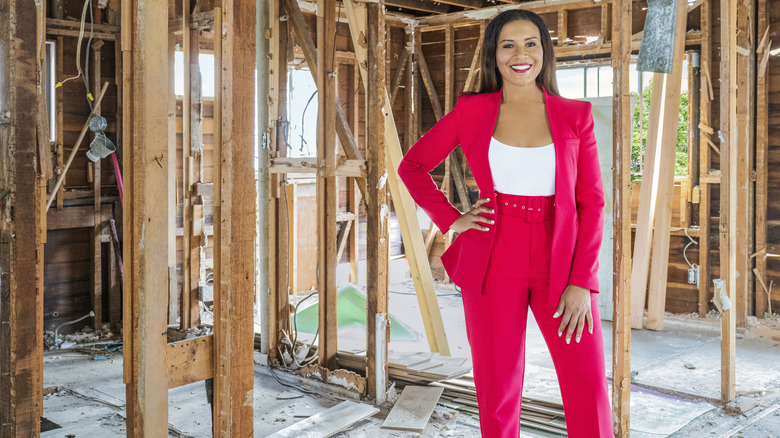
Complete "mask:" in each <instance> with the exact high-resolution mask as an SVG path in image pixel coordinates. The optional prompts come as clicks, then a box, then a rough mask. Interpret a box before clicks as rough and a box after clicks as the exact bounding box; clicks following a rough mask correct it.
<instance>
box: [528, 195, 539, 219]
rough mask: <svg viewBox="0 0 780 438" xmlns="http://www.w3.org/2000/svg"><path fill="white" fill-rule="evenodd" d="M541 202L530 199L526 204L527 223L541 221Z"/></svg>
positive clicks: (537, 199) (536, 199)
mask: <svg viewBox="0 0 780 438" xmlns="http://www.w3.org/2000/svg"><path fill="white" fill-rule="evenodd" d="M541 204H542V202H541V200H540V199H539V198H531V199H530V200H529V202H528V222H541V221H542V205H541Z"/></svg>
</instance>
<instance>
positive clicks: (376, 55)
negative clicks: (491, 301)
mask: <svg viewBox="0 0 780 438" xmlns="http://www.w3.org/2000/svg"><path fill="white" fill-rule="evenodd" d="M365 17H366V22H365V25H364V26H365V27H363V29H365V30H366V34H365V36H366V43H367V45H368V47H370V48H371V50H368V51H367V59H366V66H367V67H368V68H367V78H366V82H367V83H369V84H371V86H370V87H367V88H366V158H367V159H368V160H367V162H368V178H367V184H368V186H369V187H371V188H376V190H370V191H369V194H368V198H367V199H366V204H367V209H366V234H367V239H366V261H367V264H366V281H367V288H366V289H367V295H368V297H367V300H368V301H367V312H366V321H367V322H366V324H367V332H368V337H367V350H366V358H367V362H366V383H367V385H368V395H369V397H372V398H374V399H375V400H376V401H377V403H382V402H383V401H384V399H385V394H386V392H387V384H388V383H389V382H388V378H387V346H388V343H389V342H390V326H389V325H388V324H384V325H382V326H380V327H377V324H376V323H375V321H376V318H377V317H378V316H380V315H383V316H384V319H385V321H387V312H388V283H387V281H388V258H389V247H390V233H389V229H390V214H389V213H390V209H389V206H388V199H387V198H388V197H387V185H386V183H385V182H384V181H382V180H383V179H384V177H383V175H385V174H386V173H387V172H388V169H387V166H386V160H385V156H386V153H385V127H384V114H383V108H384V106H385V105H386V104H387V99H388V97H389V95H388V93H387V92H386V88H385V86H386V85H385V81H386V78H385V62H384V61H385V50H386V49H385V47H386V46H385V31H384V29H385V23H384V12H383V11H382V7H381V6H380V5H379V4H376V3H373V4H367V5H366V6H365ZM382 340H383V342H382Z"/></svg>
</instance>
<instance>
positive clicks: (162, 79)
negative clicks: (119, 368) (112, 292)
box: [122, 1, 175, 437]
mask: <svg viewBox="0 0 780 438" xmlns="http://www.w3.org/2000/svg"><path fill="white" fill-rule="evenodd" d="M167 42H168V5H167V4H166V3H165V2H152V3H143V4H140V3H135V2H131V1H125V2H123V3H122V51H123V58H124V59H123V81H124V85H123V86H124V91H125V93H127V94H126V95H125V98H124V102H125V106H126V108H125V111H124V113H123V114H124V116H125V121H124V123H123V125H124V127H125V135H126V141H125V142H124V144H125V145H128V146H129V147H126V148H125V150H124V154H125V156H124V160H123V162H124V163H125V173H124V175H125V184H126V185H127V187H128V191H127V194H128V196H127V197H126V198H125V199H126V204H125V210H124V211H125V220H124V228H125V233H124V239H125V245H124V260H128V261H129V262H128V263H127V266H128V269H126V270H125V273H126V275H125V281H124V288H125V289H124V295H125V311H124V318H123V324H124V329H123V331H124V333H125V339H124V349H123V352H124V368H125V383H126V388H127V398H126V399H127V425H128V427H127V433H128V436H131V437H135V436H163V435H165V434H167V433H168V382H167V377H166V372H165V343H166V332H167V317H166V312H161V311H160V308H161V307H162V308H165V307H167V306H166V305H165V303H167V301H168V275H167V273H168V270H167V266H168V263H167V257H168V245H169V240H168V233H169V232H171V231H172V230H170V229H169V226H168V216H167V209H168V204H169V199H168V191H167V190H160V187H167V183H168V172H172V171H174V169H175V167H174V166H175V164H174V163H175V159H174V157H171V156H170V155H169V154H168V141H167V139H168V125H167V123H168V117H167V116H168V100H167V99H168V81H167V77H168V51H167V50H160V48H163V47H166V44H167Z"/></svg>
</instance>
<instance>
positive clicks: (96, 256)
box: [90, 40, 104, 333]
mask: <svg viewBox="0 0 780 438" xmlns="http://www.w3.org/2000/svg"><path fill="white" fill-rule="evenodd" d="M103 44H104V43H103V41H101V40H97V41H95V42H94V43H92V47H91V49H92V56H93V58H92V84H91V87H92V89H93V90H98V89H100V81H101V80H102V77H101V74H100V70H101V69H100V64H101V56H100V48H101V47H103ZM93 112H94V114H95V115H96V116H99V115H100V104H95V108H94V109H93ZM94 137H95V135H93V138H94ZM100 161H101V160H98V161H96V162H95V163H94V166H93V170H94V175H93V176H92V195H93V196H92V201H93V203H94V208H93V214H94V215H95V223H94V225H93V227H92V271H91V274H92V275H91V278H90V288H91V289H92V311H93V312H95V317H94V318H92V328H93V329H94V330H95V333H101V332H102V331H103V251H102V250H103V243H102V242H101V240H100V235H101V234H102V231H103V223H102V221H101V211H100V189H101V179H102V176H103V173H102V171H101V168H102V166H101V163H100Z"/></svg>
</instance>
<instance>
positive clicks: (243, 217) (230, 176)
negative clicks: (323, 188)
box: [213, 0, 257, 437]
mask: <svg viewBox="0 0 780 438" xmlns="http://www.w3.org/2000/svg"><path fill="white" fill-rule="evenodd" d="M222 5H223V7H222V8H219V7H217V8H215V11H214V29H215V35H216V37H215V39H214V41H215V46H214V51H215V55H216V54H217V51H219V55H218V56H215V63H216V64H215V65H216V66H217V68H216V70H217V71H218V72H219V73H218V75H217V77H216V79H217V80H218V81H219V82H217V89H218V90H219V91H218V92H217V94H218V96H217V98H216V99H215V108H216V107H217V106H219V107H220V108H221V109H220V112H219V114H218V115H219V118H216V116H217V114H215V122H216V123H215V126H219V128H218V134H219V135H218V136H215V140H216V141H217V143H218V144H219V146H218V147H217V148H216V149H217V150H216V151H218V152H219V154H218V155H216V157H217V158H216V160H215V163H216V164H217V166H215V167H221V169H220V170H219V172H217V173H216V174H215V178H218V179H215V182H217V183H218V184H219V185H220V187H216V186H215V187H214V196H215V212H217V211H218V212H217V216H215V222H214V224H215V225H214V228H215V232H216V229H219V230H220V231H219V233H220V234H219V236H216V235H215V246H214V253H215V256H216V254H217V252H219V253H220V254H219V256H218V258H217V259H215V260H214V266H215V271H219V274H218V275H216V276H215V279H214V280H215V286H216V284H217V283H219V286H218V287H216V288H215V291H214V293H215V295H214V405H213V407H214V413H215V419H214V429H213V432H214V436H220V437H222V436H236V437H244V436H252V434H253V420H252V416H253V409H252V398H251V394H252V390H253V387H254V361H253V351H254V348H253V346H254V316H253V310H252V309H253V304H254V301H255V296H254V288H255V237H256V230H257V227H256V214H257V203H256V201H255V199H257V192H256V189H255V170H254V154H255V148H254V144H255V139H254V134H255V133H254V127H255V117H254V114H255V109H254V107H255V102H254V100H255V68H256V64H255V56H256V44H257V42H256V39H255V38H256V34H255V22H256V19H257V14H256V12H257V9H256V4H255V2H251V1H241V2H237V1H230V0H223V2H222ZM216 151H215V152H216ZM218 190H219V191H220V192H221V193H220V194H219V195H217V193H218ZM217 198H219V199H217ZM217 201H219V204H217ZM216 205H219V207H218V210H217V207H216ZM223 212H225V213H227V212H229V214H222V213H223ZM217 262H219V263H217Z"/></svg>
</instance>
